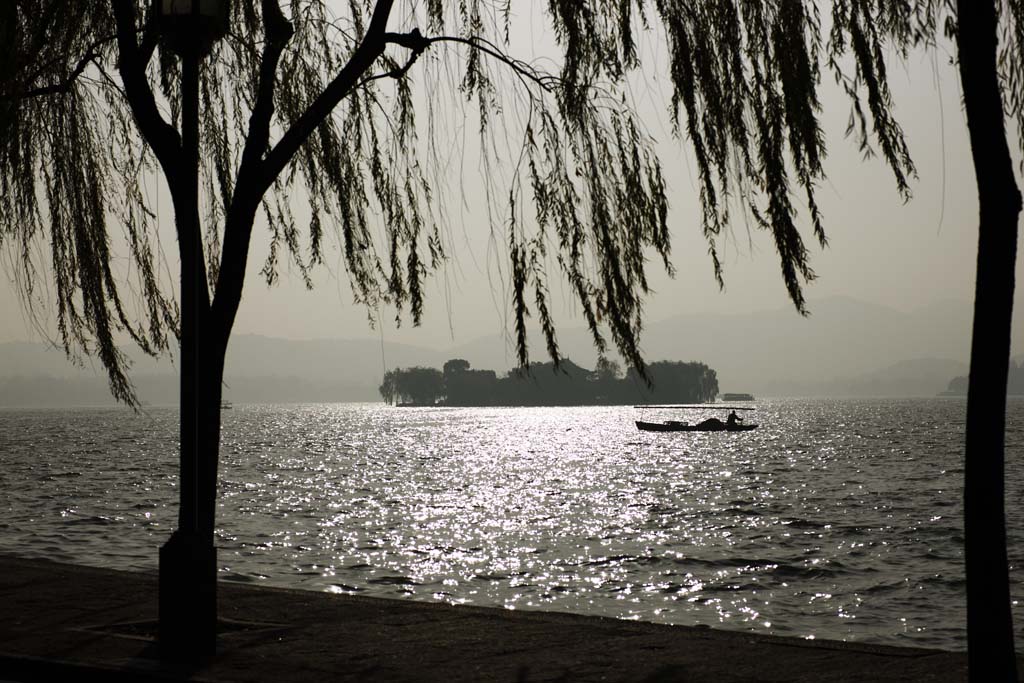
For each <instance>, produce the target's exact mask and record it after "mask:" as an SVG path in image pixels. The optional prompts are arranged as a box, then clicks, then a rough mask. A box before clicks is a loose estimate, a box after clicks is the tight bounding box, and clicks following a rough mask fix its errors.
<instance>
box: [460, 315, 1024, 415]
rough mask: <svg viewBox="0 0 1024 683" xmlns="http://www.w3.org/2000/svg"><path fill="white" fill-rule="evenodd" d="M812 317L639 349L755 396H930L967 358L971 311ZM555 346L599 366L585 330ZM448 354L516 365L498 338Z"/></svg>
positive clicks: (761, 319) (763, 321)
mask: <svg viewBox="0 0 1024 683" xmlns="http://www.w3.org/2000/svg"><path fill="white" fill-rule="evenodd" d="M808 308H809V309H810V315H809V316H807V317H802V316H800V315H799V314H798V313H796V311H795V310H794V309H793V308H792V307H785V308H779V309H775V310H768V311H755V312H752V313H745V314H718V313H701V314H693V315H679V316H675V317H673V318H669V319H667V320H662V321H657V322H651V323H648V325H647V328H646V329H645V330H644V332H643V337H642V339H641V343H642V347H643V351H644V355H645V356H646V357H647V358H653V359H658V358H668V359H673V360H682V361H689V360H697V361H701V362H703V363H707V364H708V365H709V366H711V367H712V368H714V369H715V370H716V371H717V373H718V381H719V386H721V388H722V391H726V392H750V393H753V394H755V395H759V396H767V395H775V396H782V395H844V396H845V395H897V394H903V395H928V394H931V395H934V394H935V393H938V392H939V391H941V390H942V389H944V388H945V384H946V383H948V382H949V379H950V378H951V377H952V376H953V375H950V374H946V375H945V376H944V377H942V378H941V381H940V378H939V373H941V372H945V371H946V370H945V369H944V367H943V365H942V364H943V363H948V366H946V367H948V369H951V370H952V371H953V374H954V375H955V374H956V373H957V372H962V371H963V370H962V369H958V368H962V367H964V365H963V364H964V363H965V361H966V360H967V358H968V357H969V352H970V331H971V325H970V322H971V307H970V304H968V303H966V302H948V303H944V304H942V305H937V304H935V305H931V306H929V307H927V308H923V309H920V310H917V311H913V312H910V313H903V312H900V311H896V310H895V309H892V308H889V307H886V306H880V305H877V304H871V303H866V302H863V301H858V300H856V299H851V298H848V297H832V298H827V299H820V300H816V301H811V302H810V303H809V304H808ZM1016 337H1017V338H1021V335H1016ZM558 338H559V343H560V346H561V348H562V352H563V354H565V355H566V356H567V357H570V358H572V359H573V360H574V361H576V362H578V363H580V364H581V365H584V366H591V365H592V364H593V359H594V358H595V357H596V353H595V352H594V350H593V346H592V344H591V343H590V340H589V337H588V335H587V334H586V331H585V330H582V329H579V328H577V329H570V330H565V331H563V332H561V333H560V334H559V337H558ZM530 345H531V349H532V350H534V353H535V354H540V353H542V349H543V348H544V345H543V343H542V341H541V340H540V338H539V336H532V337H531V338H530ZM452 354H454V355H455V356H457V357H461V358H465V359H467V360H469V361H470V362H471V363H473V365H474V366H477V367H491V368H507V367H509V359H510V358H511V357H512V354H511V353H510V351H509V350H508V344H507V343H506V342H504V341H503V340H502V339H501V338H500V337H487V338H483V339H479V340H476V341H474V342H472V343H470V344H467V345H465V346H462V347H459V348H456V349H453V350H452ZM903 363H909V365H906V366H903V365H901V364H903ZM910 368H914V371H913V373H911V372H910V370H909V369H910ZM933 371H934V373H935V375H934V376H932V373H933ZM887 374H888V375H890V378H889V379H885V376H886V375H887ZM935 382H938V386H937V388H935V390H934V391H931V390H930V389H929V387H931V386H932V385H933V384H934V383H935Z"/></svg>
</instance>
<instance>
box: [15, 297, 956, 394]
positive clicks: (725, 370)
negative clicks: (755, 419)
mask: <svg viewBox="0 0 1024 683" xmlns="http://www.w3.org/2000/svg"><path fill="white" fill-rule="evenodd" d="M809 308H810V311H811V315H810V316H809V317H806V318H805V317H801V316H800V315H799V314H797V313H796V312H795V311H794V310H793V309H792V308H791V307H787V308H780V309H776V310H769V311H755V312H752V313H746V314H728V315H726V314H716V313H702V314H691V315H679V316H676V317H673V318H670V319H667V320H662V321H657V322H652V323H649V324H648V327H647V329H646V330H645V331H644V334H643V337H642V347H643V350H644V354H645V357H646V358H648V359H650V360H659V359H669V360H680V361H700V362H704V363H707V364H708V365H709V366H711V367H712V368H714V369H715V370H716V371H717V373H718V380H719V386H720V387H721V389H722V391H724V392H751V393H754V394H755V395H758V396H770V395H775V396H785V395H802V396H898V395H903V396H914V395H935V394H937V393H939V392H941V391H943V390H944V389H945V388H946V386H947V385H948V383H949V381H950V380H951V379H952V378H953V377H955V376H957V375H962V374H965V373H966V372H967V364H966V360H967V358H968V357H969V349H970V313H971V311H970V305H969V304H966V303H963V302H959V303H957V302H951V303H948V304H944V305H932V306H929V307H927V308H924V309H920V310H917V311H913V312H910V313H902V312H899V311H896V310H894V309H891V308H888V307H885V306H879V305H876V304H871V303H865V302H862V301H858V300H855V299H849V298H845V297H835V298H830V299H822V300H818V301H812V302H810V304H809ZM558 340H559V344H560V346H561V350H562V354H563V355H564V356H565V357H567V358H571V359H572V360H573V361H575V362H576V363H578V364H580V365H582V366H584V367H593V366H594V363H595V362H596V359H597V353H596V351H595V350H594V348H593V344H592V342H591V339H590V335H589V333H588V332H587V330H585V329H584V328H581V327H566V328H564V329H562V330H561V331H560V334H559V335H558ZM530 350H531V352H532V353H531V360H547V357H546V354H545V352H544V344H543V342H542V341H541V338H540V335H539V334H538V333H534V334H532V335H531V337H530ZM132 357H133V359H134V363H135V364H134V366H133V373H132V374H133V377H135V379H136V383H137V385H138V388H139V394H140V397H141V398H142V399H143V400H145V401H149V402H152V403H174V402H175V401H176V392H177V383H176V381H174V380H173V378H172V376H173V375H174V374H176V372H177V371H176V368H175V366H174V364H173V362H172V361H171V359H168V358H164V359H162V360H160V361H159V362H158V361H155V360H153V359H149V358H146V357H145V356H143V355H141V354H135V355H133V356H132ZM450 358H464V359H466V360H468V361H469V362H470V363H471V364H472V366H473V367H474V368H482V369H493V370H496V371H498V372H499V373H502V372H504V371H506V370H507V369H509V368H510V367H512V366H513V365H514V363H515V354H514V353H513V349H512V344H511V342H510V340H508V339H507V338H505V337H503V336H501V335H491V336H487V337H481V338H479V339H476V340H474V341H472V342H470V343H468V344H464V345H460V346H456V347H453V348H451V349H448V350H445V351H439V350H436V349H428V348H425V347H419V346H411V345H406V344H396V343H391V342H384V343H383V344H382V342H381V340H380V339H372V338H362V339H314V340H299V341H297V340H288V339H280V338H272V337H263V336H258V335H249V334H242V335H236V336H235V337H233V338H232V341H231V346H230V347H229V349H228V359H227V368H226V371H225V383H226V385H227V386H226V388H225V397H226V398H227V399H229V400H232V401H238V402H250V401H251V402H274V401H280V402H289V401H368V400H379V395H378V394H377V390H376V389H377V386H379V384H380V381H381V378H382V376H383V374H384V371H385V370H386V369H390V368H396V367H410V366H414V365H426V366H430V367H437V368H440V367H441V366H442V364H443V363H444V362H445V361H446V360H448V359H450ZM87 362H89V363H90V364H89V365H86V366H85V367H81V368H80V367H76V366H74V365H72V364H71V363H70V362H69V361H67V360H66V358H65V357H64V354H63V352H62V351H61V350H59V349H53V348H51V347H48V346H46V345H44V344H39V343H26V342H11V343H5V344H0V405H24V404H26V402H25V399H29V398H32V404H34V405H47V404H50V403H51V402H53V401H52V400H51V399H54V398H56V399H59V400H57V404H60V405H68V403H67V400H68V399H70V398H72V397H74V398H75V400H76V401H77V402H78V403H79V404H89V403H111V402H112V401H111V399H109V395H108V394H107V390H106V382H105V379H104V375H103V372H102V369H101V368H100V366H99V364H98V362H96V361H91V362H90V361H88V360H87ZM51 380H52V382H51ZM60 382H64V383H65V385H66V386H65V388H64V389H63V390H61V389H58V388H57V387H56V385H57V384H59V383H60ZM45 387H49V389H45ZM47 396H50V397H51V398H50V399H48V398H47ZM86 399H88V400H86Z"/></svg>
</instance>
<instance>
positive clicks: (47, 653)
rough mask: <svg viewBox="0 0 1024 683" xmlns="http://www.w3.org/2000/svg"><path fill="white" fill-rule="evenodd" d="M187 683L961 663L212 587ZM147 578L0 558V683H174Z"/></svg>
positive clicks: (693, 632) (849, 674)
mask: <svg viewBox="0 0 1024 683" xmlns="http://www.w3.org/2000/svg"><path fill="white" fill-rule="evenodd" d="M219 594H220V595H219V599H220V615H221V617H222V618H223V619H225V620H226V621H225V625H226V627H228V628H229V629H230V630H229V631H228V632H226V633H224V634H222V635H221V636H220V640H219V643H218V654H217V656H216V657H215V658H213V659H212V660H210V661H209V662H207V663H205V664H204V665H202V666H200V667H198V668H196V669H195V670H193V671H191V672H190V673H188V674H186V676H189V677H191V679H193V680H200V681H273V682H275V683H277V682H284V681H343V680H352V681H515V682H520V681H715V682H716V683H728V682H730V681H961V680H965V678H966V669H965V667H966V657H965V655H964V654H962V653H951V652H943V651H939V650H923V649H910V648H894V647H879V646H869V645H848V644H845V643H840V642H834V641H823V640H818V641H806V640H797V639H790V638H778V637H769V636H757V635H751V634H746V633H734V632H728V631H716V630H712V629H706V628H689V627H683V626H666V625H658V624H647V623H640V622H631V621H619V620H615V619H605V618H599V617H584V616H576V615H571V614H556V613H550V612H522V611H516V612H512V611H506V610H500V609H488V608H478V607H450V606H447V605H440V604H430V603H421V602H411V601H409V602H407V601H400V600H386V599H380V598H365V597H358V596H339V595H328V594H325V593H316V592H310V591H294V590H285V589H276V588H255V587H250V586H244V585H237V584H231V583H221V584H220V587H219ZM156 611H157V610H156V576H155V575H153V574H142V573H131V572H119V571H112V570H107V569H95V568H91V567H79V566H73V565H62V564H55V563H51V562H44V561H37V560H22V559H16V558H10V557H3V556H0V680H15V681H36V680H40V681H42V680H46V681H50V680H57V681H65V680H66V681H91V680H95V681H138V680H142V681H146V680H174V679H177V678H181V677H182V674H180V673H179V674H174V673H172V672H169V671H168V670H167V669H164V668H162V667H161V665H160V662H159V658H158V652H157V647H156V643H155V642H154V641H153V640H152V638H151V637H150V636H149V634H150V633H151V631H152V621H153V620H154V619H155V618H156Z"/></svg>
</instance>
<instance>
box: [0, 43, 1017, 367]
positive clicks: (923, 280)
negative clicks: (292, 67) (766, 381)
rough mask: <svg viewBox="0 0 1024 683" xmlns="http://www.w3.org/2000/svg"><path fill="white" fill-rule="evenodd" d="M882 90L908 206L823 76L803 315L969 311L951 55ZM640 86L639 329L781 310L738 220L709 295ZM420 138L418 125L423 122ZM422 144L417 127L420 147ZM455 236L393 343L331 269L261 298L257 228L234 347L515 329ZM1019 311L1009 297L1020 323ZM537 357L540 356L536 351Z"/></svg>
mask: <svg viewBox="0 0 1024 683" xmlns="http://www.w3.org/2000/svg"><path fill="white" fill-rule="evenodd" d="M393 28H397V27H393ZM520 56H523V57H531V56H535V55H520ZM891 78H892V87H893V91H894V96H895V100H896V102H897V106H898V109H897V118H898V120H899V121H900V123H901V124H902V125H903V127H904V131H905V133H906V135H907V138H908V142H909V146H910V150H911V154H912V156H913V159H914V161H915V163H916V164H917V168H918V172H919V174H920V177H919V178H918V179H917V180H915V181H913V182H912V190H913V193H914V196H913V199H912V200H911V201H910V202H909V203H908V204H903V202H902V200H901V198H900V196H899V195H898V193H897V191H896V188H895V183H894V180H893V176H892V173H891V172H890V171H889V169H888V167H887V166H886V165H885V163H884V162H883V161H882V160H880V159H878V158H874V159H868V160H863V159H862V158H861V155H860V153H859V152H858V150H857V149H856V145H855V143H854V142H853V141H852V140H846V139H844V137H843V133H844V130H845V127H846V120H847V116H848V112H849V108H848V105H847V103H846V100H845V99H844V98H843V97H842V96H840V95H839V93H838V92H837V90H836V88H835V87H834V86H832V79H831V76H830V75H826V76H825V78H824V80H825V84H824V85H823V99H824V102H823V104H824V123H825V132H826V136H827V140H828V145H829V158H828V161H827V171H828V182H827V183H826V184H824V185H823V186H822V187H821V188H820V192H819V196H818V200H819V203H820V204H821V208H822V211H823V213H824V217H825V227H826V232H827V234H828V236H829V241H830V244H829V247H828V248H827V249H825V250H821V249H820V248H819V247H818V246H817V244H816V242H815V241H814V239H813V236H812V235H811V234H810V231H809V230H806V231H805V233H804V235H805V239H806V241H807V243H808V246H809V247H810V249H811V253H812V257H811V265H812V267H813V268H814V270H815V271H816V273H817V274H818V279H817V280H816V281H815V282H813V283H811V284H810V285H808V286H807V287H806V289H805V293H806V295H807V297H808V299H809V300H810V302H811V309H812V314H813V301H814V300H815V299H820V298H823V297H830V296H836V295H843V296H850V297H854V298H857V299H862V300H864V301H868V302H875V303H880V304H885V305H888V306H891V307H893V308H895V309H898V310H912V309H915V308H918V307H922V306H927V305H929V304H933V303H945V302H948V301H951V300H953V301H959V302H969V301H971V300H973V290H974V270H975V257H976V251H977V249H976V243H977V220H978V219H977V204H976V191H975V186H974V176H973V169H972V166H971V160H970V154H969V147H968V143H967V132H966V125H965V121H964V115H963V112H962V108H961V106H960V103H959V97H960V93H959V88H958V79H957V77H956V73H955V71H954V67H953V66H952V65H951V64H950V63H949V58H948V51H945V52H943V53H942V54H938V55H934V54H933V55H928V54H923V53H920V52H918V53H915V54H914V55H912V57H911V59H910V62H909V63H908V64H906V65H905V67H904V68H903V69H900V68H899V66H898V65H897V64H896V63H895V62H893V66H892V68H891ZM648 84H649V85H650V88H649V89H647V90H646V91H644V92H642V93H640V95H638V97H646V98H647V99H648V100H649V102H648V103H645V104H643V114H644V117H645V120H646V122H647V125H648V126H649V129H650V131H651V132H652V133H653V134H655V135H656V136H657V137H658V138H659V150H660V153H661V158H662V162H663V164H664V170H665V173H666V181H667V184H668V187H669V192H670V203H671V213H670V225H671V227H672V241H673V247H672V253H673V261H674V264H675V266H676V268H677V271H678V274H677V277H676V278H675V279H674V280H672V279H669V278H667V277H665V276H664V274H663V271H662V269H661V267H660V265H659V264H658V263H657V262H656V261H653V260H652V262H651V271H650V272H651V282H652V284H653V286H654V288H655V290H656V293H655V294H653V295H652V296H651V297H650V299H649V301H648V304H647V308H646V315H647V317H648V320H650V321H657V320H662V319H665V318H668V317H671V316H673V315H676V314H679V313H691V312H700V311H710V310H718V311H724V312H745V311H751V310H757V309H765V308H770V309H777V308H781V307H784V306H786V305H788V298H787V294H786V290H785V287H784V286H783V282H782V278H781V275H780V273H779V267H778V258H777V255H776V254H775V250H774V247H773V246H772V243H771V241H770V239H768V237H769V236H768V235H767V234H765V233H761V232H759V231H755V232H754V233H752V234H748V232H747V228H746V226H745V225H744V224H743V223H742V221H739V222H736V223H735V224H734V225H733V234H732V237H731V239H730V240H729V241H728V243H727V244H726V245H725V246H724V248H722V249H721V252H720V253H721V255H722V257H723V264H724V266H725V278H726V289H725V291H724V292H720V291H719V290H718V288H717V286H716V284H715V281H714V278H713V274H712V268H711V262H710V259H709V257H708V255H707V246H706V244H705V242H704V239H703V237H702V235H701V233H700V224H699V209H698V206H697V192H696V183H695V176H696V170H695V168H694V166H693V164H692V163H691V162H690V152H689V146H688V143H687V142H686V141H685V140H682V141H677V140H674V139H672V138H671V136H670V135H669V133H668V128H669V126H668V117H667V114H666V113H665V112H666V111H667V103H668V93H669V86H668V84H667V82H666V81H665V79H664V78H663V76H661V75H660V74H659V75H657V76H656V77H650V76H649V77H648ZM420 126H421V127H422V126H424V121H423V120H421V122H420ZM425 134H426V132H425V130H423V129H422V128H421V135H425ZM1018 156H1019V154H1018ZM465 163H466V169H465V170H464V172H463V175H462V177H461V178H459V177H451V178H449V183H450V187H452V188H457V187H458V186H459V184H460V183H461V184H462V190H463V192H464V193H466V194H467V195H473V193H474V189H475V188H474V182H475V180H474V176H475V175H476V172H477V171H476V169H475V168H473V164H474V163H475V161H473V160H472V159H468V158H467V159H466V162H465ZM797 201H799V197H797ZM452 204H453V205H456V204H457V202H452ZM168 206H169V202H167V201H165V202H163V203H162V209H163V210H162V211H161V213H162V217H161V229H162V230H169V229H170V228H171V225H172V220H171V217H170V215H169V213H167V212H166V209H167V208H168ZM736 217H737V219H738V218H739V213H737V214H736ZM300 222H301V221H300ZM168 234H169V233H168ZM450 234H451V238H452V242H453V243H454V245H455V246H456V247H457V249H456V250H455V253H454V254H453V256H454V259H453V260H452V262H450V263H449V264H448V265H447V267H446V268H445V270H444V271H442V272H440V273H438V275H437V276H435V277H434V278H433V279H432V280H431V282H430V283H429V284H428V287H427V303H426V310H425V316H424V321H423V325H422V327H420V328H413V327H412V326H411V324H409V322H406V323H405V324H404V325H403V327H402V329H401V330H396V329H395V328H394V325H393V324H392V322H391V320H392V318H393V317H394V316H393V312H391V311H382V317H383V319H384V324H383V326H382V327H380V328H379V329H378V330H372V329H370V327H369V325H368V323H367V313H366V311H365V309H363V308H362V307H359V306H355V305H353V304H352V303H351V298H352V297H351V295H350V293H349V289H348V282H347V277H346V276H345V274H344V272H343V270H342V269H341V268H340V266H332V272H323V271H321V272H320V273H319V274H318V275H317V277H316V282H317V287H316V288H315V290H314V291H312V292H310V291H306V289H305V287H304V286H303V284H302V281H301V279H300V278H298V277H297V276H292V277H289V275H288V273H287V272H283V273H282V278H281V281H280V283H279V284H278V285H277V286H276V287H274V288H272V289H268V288H267V286H266V285H265V284H264V283H263V282H262V280H261V279H260V278H259V276H258V274H257V273H258V271H259V268H260V267H261V265H262V261H263V258H264V256H265V254H266V240H265V235H266V233H265V228H263V227H262V226H261V225H260V224H258V225H257V228H256V232H255V236H254V240H253V252H252V254H251V256H250V260H249V263H250V266H251V267H250V275H249V277H248V278H247V281H246V285H245V293H244V296H243V302H242V307H241V310H240V311H239V314H238V318H237V323H236V326H235V334H245V333H256V334H262V335H268V336H276V337H286V338H292V339H305V338H324V337H368V336H369V337H377V336H378V335H383V337H384V339H385V340H387V341H392V342H405V343H410V344H416V345H420V346H427V347H434V348H445V347H448V346H451V345H454V344H460V343H464V342H468V341H470V340H472V339H474V338H475V337H478V336H481V335H486V334H493V333H494V332H496V331H499V330H501V329H503V328H508V327H511V317H510V314H509V309H510V306H509V300H508V296H507V294H506V291H505V290H503V289H502V283H501V282H500V281H498V280H497V279H496V276H495V272H496V271H495V268H494V265H493V264H494V263H495V261H496V259H502V261H503V263H502V270H503V271H506V272H507V265H505V264H504V260H506V259H507V253H506V252H505V250H504V248H503V245H504V241H503V240H500V239H499V241H498V242H497V244H493V243H491V244H490V245H489V242H488V238H487V227H486V224H485V222H484V219H483V217H481V216H479V215H473V214H470V213H467V214H465V215H464V216H462V217H461V218H456V219H455V220H453V228H452V230H451V233H450ZM261 238H264V239H261ZM165 248H166V249H167V251H168V253H167V257H168V261H169V262H170V264H171V266H172V267H174V268H175V271H176V267H177V257H176V251H175V250H174V248H173V243H172V242H171V241H170V240H167V241H165ZM339 256H340V255H339V254H338V253H337V252H334V253H328V254H327V257H326V260H327V262H328V263H329V264H333V263H336V262H337V261H338V259H339ZM175 274H176V272H175ZM1020 276H1021V267H1020V266H1018V278H1019V277H1020ZM551 287H552V295H553V298H554V299H555V300H556V302H555V306H554V310H553V313H554V315H555V318H556V323H557V324H558V325H561V326H564V327H576V326H580V325H582V320H581V319H580V318H579V316H578V315H576V314H575V312H574V309H573V307H572V305H571V297H570V295H569V294H568V293H567V292H568V290H567V289H562V290H560V289H559V286H558V285H557V284H555V283H554V282H552V285H551ZM1021 301H1022V300H1021V297H1020V296H1019V295H1018V296H1017V297H1016V306H1017V308H1018V310H1019V307H1020V304H1021ZM794 315H795V313H794ZM812 319H813V318H812ZM0 320H2V321H3V324H2V325H0V342H2V341H13V340H38V339H40V337H39V335H38V334H36V333H35V332H34V331H33V330H32V329H31V328H30V327H29V326H28V325H27V324H26V320H25V317H24V315H23V313H22V309H21V306H20V305H19V303H18V301H17V298H16V296H15V294H14V290H13V286H12V285H11V283H10V280H9V277H8V275H7V274H6V272H5V275H4V279H3V280H2V281H0ZM537 353H542V352H541V350H539V349H538V350H536V351H535V354H537Z"/></svg>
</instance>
